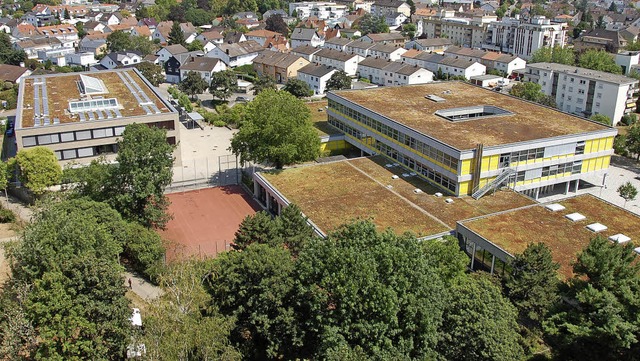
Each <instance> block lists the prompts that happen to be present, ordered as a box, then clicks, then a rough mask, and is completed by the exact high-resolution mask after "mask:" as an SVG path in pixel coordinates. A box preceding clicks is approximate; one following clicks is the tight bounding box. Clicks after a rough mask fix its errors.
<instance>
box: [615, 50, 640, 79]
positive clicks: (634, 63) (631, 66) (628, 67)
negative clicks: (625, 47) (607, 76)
mask: <svg viewBox="0 0 640 361" xmlns="http://www.w3.org/2000/svg"><path fill="white" fill-rule="evenodd" d="M615 60H616V64H618V65H620V67H621V68H622V74H624V75H629V74H631V73H633V72H636V73H639V74H640V72H639V71H638V70H639V69H638V68H639V65H638V64H639V63H640V52H637V51H624V52H621V53H618V54H616V55H615Z"/></svg>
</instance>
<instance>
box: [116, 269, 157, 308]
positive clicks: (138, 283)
mask: <svg viewBox="0 0 640 361" xmlns="http://www.w3.org/2000/svg"><path fill="white" fill-rule="evenodd" d="M129 280H131V290H132V291H133V292H134V293H135V294H137V295H138V296H140V298H142V299H143V300H145V301H147V302H149V301H153V300H155V299H156V298H158V297H160V296H162V295H163V294H164V292H163V291H162V289H161V288H160V287H158V286H155V285H153V284H151V283H149V282H147V281H145V280H144V279H143V278H142V277H139V276H137V275H134V274H133V273H131V272H125V273H124V284H125V286H126V287H129Z"/></svg>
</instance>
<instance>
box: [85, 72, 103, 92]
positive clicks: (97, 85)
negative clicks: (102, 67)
mask: <svg viewBox="0 0 640 361" xmlns="http://www.w3.org/2000/svg"><path fill="white" fill-rule="evenodd" d="M80 81H81V82H82V87H83V88H84V92H85V94H102V93H107V87H106V86H105V85H104V82H103V81H102V80H100V79H98V78H94V77H91V76H86V75H80Z"/></svg>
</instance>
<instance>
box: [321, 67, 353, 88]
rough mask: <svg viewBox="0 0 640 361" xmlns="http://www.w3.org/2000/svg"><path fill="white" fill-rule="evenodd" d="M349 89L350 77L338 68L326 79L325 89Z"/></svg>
mask: <svg viewBox="0 0 640 361" xmlns="http://www.w3.org/2000/svg"><path fill="white" fill-rule="evenodd" d="M342 89H351V78H350V77H349V75H347V73H345V72H344V71H342V70H338V71H336V72H335V73H333V75H331V78H329V80H328V81H327V90H342Z"/></svg>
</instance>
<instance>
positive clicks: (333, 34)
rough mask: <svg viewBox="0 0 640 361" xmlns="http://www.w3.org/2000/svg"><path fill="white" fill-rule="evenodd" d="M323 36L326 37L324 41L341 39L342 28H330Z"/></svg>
mask: <svg viewBox="0 0 640 361" xmlns="http://www.w3.org/2000/svg"><path fill="white" fill-rule="evenodd" d="M322 35H323V36H324V41H325V42H327V40H330V39H334V38H339V37H340V28H328V29H327V30H325V31H324V32H323V33H322Z"/></svg>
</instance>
